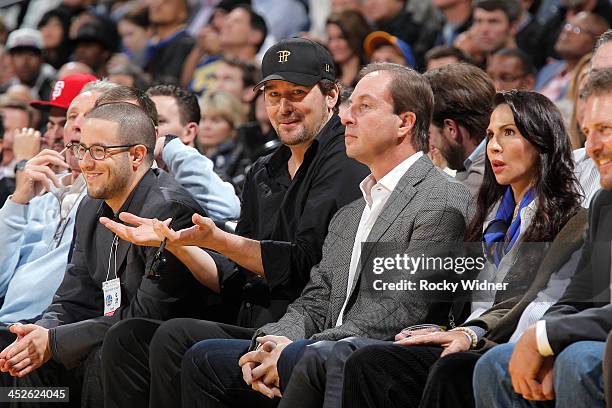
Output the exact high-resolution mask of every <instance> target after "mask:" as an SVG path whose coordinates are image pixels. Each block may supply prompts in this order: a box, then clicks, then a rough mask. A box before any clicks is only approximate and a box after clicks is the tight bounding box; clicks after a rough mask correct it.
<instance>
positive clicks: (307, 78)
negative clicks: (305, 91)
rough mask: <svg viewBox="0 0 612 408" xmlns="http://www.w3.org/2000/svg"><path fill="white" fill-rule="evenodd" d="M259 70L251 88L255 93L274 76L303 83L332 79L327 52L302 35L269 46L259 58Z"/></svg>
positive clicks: (334, 77) (334, 74)
mask: <svg viewBox="0 0 612 408" xmlns="http://www.w3.org/2000/svg"><path fill="white" fill-rule="evenodd" d="M261 72H262V76H263V79H262V80H261V81H259V83H257V85H255V87H254V88H253V90H254V91H256V92H257V90H258V89H259V88H261V86H262V85H263V84H264V83H265V82H266V81H271V80H275V79H276V80H281V81H287V82H291V83H294V84H297V85H303V86H313V85H314V84H316V83H318V82H319V81H320V80H322V79H329V80H331V81H334V80H335V79H336V71H335V69H334V61H333V59H332V56H331V54H330V53H329V51H327V49H325V47H323V46H322V45H320V44H319V43H317V42H315V41H312V40H308V39H305V38H290V39H287V40H282V41H280V42H278V43H276V44H274V45H273V46H272V47H270V48H269V49H268V51H266V53H265V55H264V57H263V61H262V63H261Z"/></svg>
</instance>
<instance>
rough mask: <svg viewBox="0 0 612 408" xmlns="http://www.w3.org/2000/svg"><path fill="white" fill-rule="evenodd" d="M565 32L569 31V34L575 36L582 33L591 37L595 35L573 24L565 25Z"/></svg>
mask: <svg viewBox="0 0 612 408" xmlns="http://www.w3.org/2000/svg"><path fill="white" fill-rule="evenodd" d="M563 30H564V31H567V32H572V33H574V34H580V33H584V34H588V35H591V36H594V35H595V34H593V33H592V32H591V31H589V30H586V29H584V28H582V27H580V26H577V25H574V24H572V23H565V25H564V26H563Z"/></svg>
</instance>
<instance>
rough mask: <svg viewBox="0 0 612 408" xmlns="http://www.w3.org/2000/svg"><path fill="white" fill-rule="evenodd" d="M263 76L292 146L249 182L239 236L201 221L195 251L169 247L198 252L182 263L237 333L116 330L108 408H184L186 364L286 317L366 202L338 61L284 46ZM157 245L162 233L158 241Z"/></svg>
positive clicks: (109, 341) (130, 326) (214, 327)
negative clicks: (344, 214) (189, 354)
mask: <svg viewBox="0 0 612 408" xmlns="http://www.w3.org/2000/svg"><path fill="white" fill-rule="evenodd" d="M262 71H263V77H264V79H263V80H262V81H261V82H260V83H259V84H258V85H257V86H256V90H257V91H258V92H259V91H263V94H264V99H265V104H266V111H267V114H268V117H269V118H270V122H271V124H272V126H273V127H274V129H275V130H276V132H277V134H278V136H279V138H280V140H281V142H282V143H283V145H282V146H280V147H279V148H278V149H277V150H275V151H274V152H273V153H272V154H270V155H268V156H265V157H262V158H260V159H259V160H257V161H256V162H255V163H254V164H253V166H252V167H251V170H250V171H249V172H248V174H247V176H246V180H245V183H244V190H243V194H242V212H241V215H240V219H239V221H238V225H237V228H236V234H228V233H225V232H224V231H221V230H220V229H219V228H216V227H215V226H214V224H213V223H212V222H211V221H210V220H208V219H205V218H203V217H199V216H196V217H194V221H196V222H197V224H198V228H197V229H194V230H191V231H193V232H196V237H195V240H194V242H193V243H191V244H187V243H185V242H183V243H180V242H178V241H175V242H172V241H171V240H168V245H167V248H168V249H169V250H171V251H177V254H178V253H179V252H183V255H185V254H184V251H183V249H185V248H187V249H189V250H190V251H191V252H192V254H193V252H195V255H189V256H188V257H187V258H185V259H183V258H181V260H183V262H184V263H185V264H189V265H192V268H191V270H192V272H193V273H194V274H196V275H198V280H199V281H200V282H202V283H203V284H204V285H207V286H208V287H209V288H210V289H212V290H214V291H216V292H219V293H220V294H221V296H222V297H223V298H224V299H226V301H227V302H228V306H236V305H238V306H239V307H240V312H239V316H238V320H237V321H236V322H235V323H236V324H237V326H228V325H223V324H220V323H217V322H210V321H199V320H193V319H189V320H187V319H174V320H171V321H168V322H153V321H151V320H145V319H131V320H128V321H125V322H121V324H119V325H117V326H115V327H113V329H112V330H111V331H110V332H108V333H107V335H106V337H105V340H104V348H103V356H104V358H103V364H104V366H103V373H104V377H105V380H104V383H105V390H104V392H105V402H106V404H107V406H108V407H111V406H113V407H115V406H126V407H133V406H134V405H135V404H136V405H138V406H142V405H146V403H147V401H148V403H149V404H150V405H151V406H159V407H165V406H180V397H181V392H180V374H181V358H182V355H183V354H184V353H185V352H186V351H187V350H188V349H189V348H190V347H191V346H192V345H193V344H195V343H196V342H197V341H198V340H201V339H203V338H209V337H210V336H214V337H219V336H220V337H223V335H222V334H220V333H224V334H225V336H231V337H238V338H250V337H251V335H252V334H253V329H251V328H253V327H260V326H262V325H264V324H265V323H268V322H273V321H276V320H278V319H279V318H280V317H281V316H283V314H284V313H285V311H286V309H287V306H288V305H289V304H290V303H291V302H292V301H293V300H294V299H296V298H297V297H298V296H299V294H300V293H301V291H302V289H303V288H304V286H305V285H306V283H307V282H308V279H309V277H310V270H311V268H312V266H313V265H316V264H317V263H318V262H319V261H320V260H321V256H322V247H323V241H324V239H325V236H326V234H327V230H328V224H329V222H330V220H331V218H332V216H333V215H334V213H335V212H336V211H337V210H338V209H339V208H340V207H342V206H344V205H345V204H348V203H350V202H351V201H353V200H354V199H356V198H357V197H359V194H360V193H359V181H360V180H362V179H363V178H364V177H365V176H366V175H367V173H368V170H367V168H366V167H365V166H363V165H361V164H359V163H358V162H356V161H354V160H351V159H349V158H348V157H347V155H346V148H345V145H344V137H343V135H344V126H342V124H341V123H340V119H339V117H338V115H337V114H336V111H337V105H338V102H339V101H338V93H339V92H338V85H337V81H336V76H335V70H334V63H333V60H332V58H331V55H330V54H329V52H328V51H327V50H326V49H325V48H323V47H322V46H321V45H319V44H317V43H315V42H313V41H310V40H305V39H290V40H283V41H280V42H279V43H277V44H275V45H274V46H273V47H271V48H270V49H269V50H268V51H267V52H266V55H265V56H264V59H263V64H262ZM157 218H159V219H162V218H160V217H157ZM124 219H125V218H124ZM140 222H142V221H140ZM106 225H107V226H109V227H111V228H113V230H114V231H117V232H118V233H120V234H121V236H122V238H124V239H132V240H133V241H134V243H136V244H139V243H140V244H145V242H139V241H137V240H134V238H133V236H132V238H130V236H128V235H125V234H122V231H124V230H125V229H126V227H125V226H122V225H120V224H119V223H114V222H112V221H111V220H109V221H108V223H106ZM143 228H144V227H143ZM158 239H159V237H157V236H156V235H155V233H153V236H152V240H153V241H155V240H158ZM158 242H159V241H158ZM182 245H196V246H199V247H202V248H206V249H212V250H213V251H217V252H213V251H207V250H203V249H200V248H195V247H193V246H182ZM194 248H195V250H194ZM226 330H227V332H226ZM107 362H108V364H107ZM128 384H129V385H128Z"/></svg>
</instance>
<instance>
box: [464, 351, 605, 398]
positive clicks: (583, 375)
mask: <svg viewBox="0 0 612 408" xmlns="http://www.w3.org/2000/svg"><path fill="white" fill-rule="evenodd" d="M604 347H605V343H604V342H599V341H580V342H577V343H574V344H572V345H571V346H568V347H567V348H565V350H563V351H562V352H561V353H560V354H559V355H558V356H556V358H555V365H554V368H553V384H554V389H555V398H556V400H555V402H554V403H552V402H547V403H542V402H535V401H528V400H526V399H524V398H523V397H522V396H520V395H519V394H517V393H515V392H514V390H513V388H512V380H511V379H510V374H509V373H508V363H509V362H510V357H512V352H513V351H514V344H502V345H500V346H497V347H495V348H493V349H491V350H490V351H488V352H487V353H485V354H484V355H483V356H482V358H480V360H479V361H478V363H477V364H476V368H475V370H474V397H475V400H476V407H477V408H497V407H499V408H502V407H504V408H508V407H513V408H519V407H521V408H522V407H544V406H555V407H557V408H565V407H567V408H570V407H571V408H582V407H584V408H596V407H603V406H604V395H603V376H602V359H603V353H604Z"/></svg>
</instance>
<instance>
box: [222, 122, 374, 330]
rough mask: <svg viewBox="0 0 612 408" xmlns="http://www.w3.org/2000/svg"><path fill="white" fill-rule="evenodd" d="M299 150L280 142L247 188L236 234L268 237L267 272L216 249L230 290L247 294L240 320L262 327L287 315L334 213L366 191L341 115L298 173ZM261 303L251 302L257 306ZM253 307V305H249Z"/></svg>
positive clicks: (256, 167)
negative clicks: (295, 157)
mask: <svg viewBox="0 0 612 408" xmlns="http://www.w3.org/2000/svg"><path fill="white" fill-rule="evenodd" d="M290 157H291V150H290V149H289V147H287V146H284V145H283V146H281V147H279V148H278V149H277V150H276V151H275V152H274V153H272V154H270V155H268V156H265V157H262V158H260V159H259V160H257V161H256V162H255V163H254V164H253V167H252V168H251V170H250V171H249V173H248V175H247V178H246V181H245V185H244V191H243V194H242V212H241V215H240V220H239V222H238V226H237V228H236V233H237V234H239V235H242V236H244V237H247V238H251V239H256V240H259V241H260V242H261V253H262V261H263V267H264V273H265V279H264V278H261V277H260V276H258V275H256V274H254V273H252V272H250V271H248V270H246V269H244V268H242V267H240V266H236V265H235V264H233V263H231V262H227V261H224V260H222V258H221V257H219V256H214V258H215V260H216V261H217V266H218V267H219V272H220V274H219V275H220V284H221V290H222V295H224V297H226V298H227V297H228V296H230V297H233V301H235V302H238V301H244V302H245V305H246V306H247V308H246V309H244V308H243V313H242V314H241V317H240V322H239V323H240V324H242V325H245V326H251V327H258V326H260V325H261V324H264V323H267V322H269V321H275V320H277V319H279V318H280V317H281V316H282V315H283V314H284V312H285V309H286V307H287V305H288V304H289V303H290V302H291V301H293V300H294V299H295V298H297V297H298V296H299V294H300V293H301V291H302V289H303V288H304V286H305V285H306V282H308V279H309V277H310V269H311V268H312V267H313V266H314V265H316V264H318V263H319V261H320V260H321V256H322V254H321V252H322V248H323V241H324V239H325V236H326V235H327V227H328V225H329V222H330V220H331V218H332V216H333V215H334V213H335V212H336V211H337V210H338V209H339V208H340V207H342V206H343V205H345V204H348V203H350V202H351V201H354V200H356V199H357V198H359V197H360V196H361V192H360V190H359V183H360V182H361V181H362V180H363V179H364V178H365V177H366V176H367V175H368V174H369V170H368V168H367V167H365V166H363V165H362V164H360V163H358V162H357V161H355V160H353V159H350V158H348V157H347V156H346V149H345V145H344V126H342V124H341V123H340V119H339V117H338V116H337V115H334V116H333V117H332V118H331V119H330V120H329V121H328V122H327V124H326V125H325V126H324V127H323V129H321V131H320V132H319V134H318V135H317V137H316V138H315V140H314V141H313V143H312V145H311V146H310V147H309V148H308V150H307V151H306V154H305V156H304V162H303V163H302V165H301V166H300V167H299V169H298V171H297V172H296V174H295V176H294V178H293V179H291V177H290V175H289V171H288V168H287V162H288V160H289V158H290ZM253 304H254V305H256V306H255V310H252V309H250V307H251V306H252V305H253ZM247 309H248V310H247Z"/></svg>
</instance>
